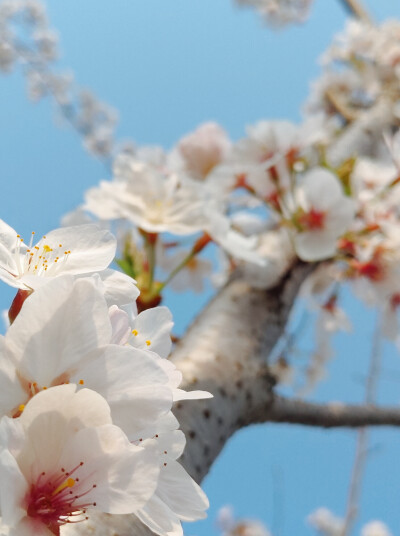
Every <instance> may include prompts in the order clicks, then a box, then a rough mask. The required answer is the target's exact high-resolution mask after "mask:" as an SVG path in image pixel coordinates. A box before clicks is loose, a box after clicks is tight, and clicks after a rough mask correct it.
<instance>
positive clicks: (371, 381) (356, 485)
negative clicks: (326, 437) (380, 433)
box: [342, 320, 381, 536]
mask: <svg viewBox="0 0 400 536" xmlns="http://www.w3.org/2000/svg"><path fill="white" fill-rule="evenodd" d="M380 343H381V326H380V322H379V320H377V323H376V328H375V332H374V337H373V343H372V352H371V361H370V366H369V372H368V379H367V385H366V391H365V402H366V403H367V404H373V403H374V401H375V398H376V389H377V384H378V379H379V372H380V365H381V344H380ZM367 454H368V431H367V429H366V428H362V429H361V430H359V432H358V437H357V447H356V456H355V460H354V466H353V472H352V475H351V481H350V488H349V496H348V499H347V510H346V517H345V521H344V526H343V532H342V536H348V535H349V534H350V533H351V530H352V528H353V525H354V522H355V520H356V517H357V514H358V509H359V502H360V496H361V489H362V479H363V473H364V470H365V466H366V463H367Z"/></svg>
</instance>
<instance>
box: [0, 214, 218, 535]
mask: <svg viewBox="0 0 400 536" xmlns="http://www.w3.org/2000/svg"><path fill="white" fill-rule="evenodd" d="M115 249H116V240H115V238H114V237H113V236H112V235H111V233H110V232H108V231H107V230H101V229H99V228H98V227H96V226H95V225H91V224H89V225H82V226H75V227H65V228H63V229H57V230H55V231H51V232H50V233H48V234H47V235H46V236H44V237H42V238H41V239H40V240H38V241H36V240H34V233H32V237H31V240H30V241H29V242H28V243H26V242H25V241H24V240H23V238H22V237H21V236H20V235H19V234H17V233H16V231H14V230H13V229H12V228H11V227H10V226H8V225H7V224H6V223H5V222H3V221H0V279H2V280H3V281H4V282H6V283H8V284H10V285H12V286H13V287H16V288H17V289H18V290H17V295H16V297H15V299H14V302H13V304H12V306H11V308H10V311H9V319H10V326H9V328H8V330H7V332H6V334H5V335H4V336H1V338H0V393H1V396H0V417H1V420H0V512H1V522H2V528H1V530H2V532H1V534H5V535H9V536H25V535H26V536H31V535H32V534H35V535H42V536H46V535H49V536H50V535H51V534H56V535H62V534H64V533H65V530H67V528H68V526H70V525H71V524H74V523H78V522H85V520H87V519H88V518H90V514H91V512H92V511H93V510H95V511H99V512H107V513H109V514H134V515H135V516H137V517H138V518H139V519H140V520H141V521H142V522H143V523H144V524H145V525H147V526H148V527H150V528H151V530H152V531H153V532H155V533H156V534H159V535H160V536H164V535H165V536H167V535H168V536H172V535H176V536H178V535H181V534H182V528H181V520H185V521H190V520H195V519H199V518H202V517H204V515H205V514H204V512H205V510H206V508H207V506H208V501H207V498H206V496H205V495H204V493H203V492H202V490H201V489H200V487H199V486H198V485H197V484H196V483H195V482H194V481H193V480H192V479H191V477H190V476H189V475H188V474H187V473H186V471H185V470H184V468H183V467H182V466H181V465H180V463H179V462H178V461H177V459H178V458H179V456H180V455H181V454H182V451H183V449H184V446H185V437H184V434H183V433H182V432H181V431H180V430H179V423H178V421H177V420H176V418H175V416H174V415H173V413H172V411H171V409H172V404H173V402H174V401H177V400H185V399H193V398H207V397H209V396H210V395H209V393H205V392H201V391H193V392H190V393H188V392H186V391H183V390H181V389H179V384H180V382H181V379H182V376H181V373H180V372H179V371H178V370H177V369H176V368H175V366H174V365H173V363H172V362H171V361H169V360H168V359H166V358H167V356H168V355H169V352H170V349H171V344H172V343H171V336H170V332H171V328H172V324H173V323H172V317H171V313H170V312H169V310H168V309H167V308H166V307H156V308H154V309H151V310H148V311H144V312H142V313H140V314H138V312H137V308H136V298H137V296H138V294H139V291H138V289H137V287H136V285H135V281H134V280H132V278H130V277H129V276H127V275H124V274H121V273H119V272H117V271H115V270H113V269H112V268H109V265H110V263H111V262H112V260H113V258H114V254H115Z"/></svg>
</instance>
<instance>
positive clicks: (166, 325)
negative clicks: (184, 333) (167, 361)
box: [130, 307, 174, 357]
mask: <svg viewBox="0 0 400 536" xmlns="http://www.w3.org/2000/svg"><path fill="white" fill-rule="evenodd" d="M173 325H174V323H173V321H172V314H171V312H170V310H169V309H168V308H167V307H154V308H153V309H147V310H146V311H143V312H142V313H139V315H138V316H137V317H136V318H135V320H134V322H133V324H132V329H135V330H136V331H137V332H138V333H137V336H136V337H132V338H131V340H130V343H131V344H132V346H135V347H136V348H144V349H146V348H147V349H148V350H152V351H153V352H155V353H156V354H158V355H160V356H161V357H168V355H169V353H170V351H171V346H172V342H171V330H172V327H173ZM146 341H148V342H150V344H147V343H146Z"/></svg>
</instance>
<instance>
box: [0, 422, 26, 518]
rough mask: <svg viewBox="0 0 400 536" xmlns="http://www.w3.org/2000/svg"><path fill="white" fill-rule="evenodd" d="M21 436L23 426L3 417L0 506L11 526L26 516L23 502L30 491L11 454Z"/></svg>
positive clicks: (0, 431)
mask: <svg viewBox="0 0 400 536" xmlns="http://www.w3.org/2000/svg"><path fill="white" fill-rule="evenodd" d="M20 434H22V426H21V424H20V423H19V422H16V421H14V420H11V419H9V418H8V417H3V419H2V420H1V422H0V437H1V441H2V442H1V450H0V504H1V515H2V518H3V521H4V523H5V524H6V525H11V526H15V525H16V524H17V523H18V521H19V520H20V519H21V517H22V516H24V515H25V511H24V509H23V507H22V502H23V498H24V496H25V494H26V493H27V491H28V484H27V482H26V480H25V478H24V476H23V474H22V472H21V470H20V468H19V466H18V463H17V461H16V459H15V457H14V455H13V454H12V452H11V450H12V449H13V447H15V441H16V437H17V436H19V435H20ZM10 449H11V450H10Z"/></svg>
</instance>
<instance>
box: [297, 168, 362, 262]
mask: <svg viewBox="0 0 400 536" xmlns="http://www.w3.org/2000/svg"><path fill="white" fill-rule="evenodd" d="M293 204H294V207H293V209H294V210H293V216H292V217H293V219H294V222H295V224H296V226H297V229H298V232H297V233H296V234H295V235H294V246H295V249H296V252H297V254H298V256H299V257H300V258H301V259H303V260H305V261H317V260H322V259H327V258H329V257H332V256H334V255H335V253H336V243H337V239H338V238H339V237H340V236H341V235H342V234H343V233H344V232H345V231H346V230H348V229H349V227H350V225H351V223H352V222H353V219H354V216H355V204H354V201H353V200H352V199H349V198H348V197H346V196H345V194H344V192H343V189H342V186H341V184H340V183H339V180H338V179H337V177H336V176H335V175H334V174H333V173H331V172H330V171H328V170H326V169H323V168H315V169H312V170H311V171H309V172H307V173H306V174H305V176H304V178H303V180H302V182H301V184H300V186H298V187H297V189H296V192H295V199H294V203H293Z"/></svg>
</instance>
